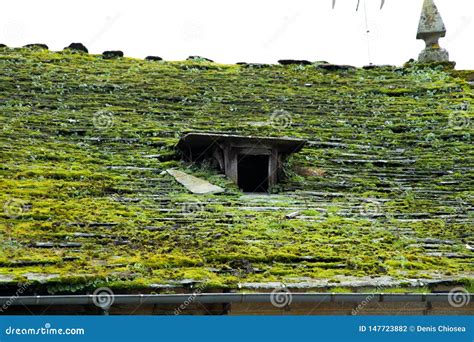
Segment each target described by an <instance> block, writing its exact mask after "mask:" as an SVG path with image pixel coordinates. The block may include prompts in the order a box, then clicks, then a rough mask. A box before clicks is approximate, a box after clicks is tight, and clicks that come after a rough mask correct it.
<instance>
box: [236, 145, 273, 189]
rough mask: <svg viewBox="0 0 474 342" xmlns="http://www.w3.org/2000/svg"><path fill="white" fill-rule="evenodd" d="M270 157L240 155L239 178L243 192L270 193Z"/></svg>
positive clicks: (238, 162) (238, 164)
mask: <svg viewBox="0 0 474 342" xmlns="http://www.w3.org/2000/svg"><path fill="white" fill-rule="evenodd" d="M268 166H269V156H259V155H257V156H252V155H241V154H239V155H238V161H237V177H238V182H237V184H238V185H239V188H240V189H241V190H242V191H243V192H268Z"/></svg>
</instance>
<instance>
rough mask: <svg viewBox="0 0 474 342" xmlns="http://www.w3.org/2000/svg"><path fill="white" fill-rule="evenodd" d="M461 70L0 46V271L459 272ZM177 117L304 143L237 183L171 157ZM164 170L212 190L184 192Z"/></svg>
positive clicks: (96, 276) (264, 276) (63, 284)
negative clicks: (264, 181) (276, 164)
mask: <svg viewBox="0 0 474 342" xmlns="http://www.w3.org/2000/svg"><path fill="white" fill-rule="evenodd" d="M472 78H473V72H470V71H464V72H460V71H453V70H446V69H443V68H442V67H438V68H433V67H431V68H423V67H420V66H416V65H408V66H405V67H404V68H396V67H380V68H372V69H367V70H366V69H351V68H350V69H347V70H345V69H341V70H339V69H337V68H336V69H334V68H332V67H329V68H328V67H325V68H324V67H321V66H319V65H318V64H313V65H307V66H298V65H289V66H282V65H267V66H252V65H220V64H216V63H209V62H205V61H185V62H150V61H143V60H137V59H130V58H120V59H112V60H104V59H102V57H101V56H95V55H88V54H81V53H74V52H67V51H64V52H50V51H47V50H38V49H24V48H23V49H9V48H1V49H0V121H1V124H2V130H1V131H0V136H1V141H0V146H1V169H0V186H1V198H0V200H1V203H2V205H3V209H4V210H3V212H1V221H0V234H1V240H0V248H1V254H0V282H2V283H4V284H9V283H10V284H16V283H17V282H19V281H26V280H27V279H29V280H31V281H34V282H39V283H42V285H41V286H44V287H46V288H47V289H48V291H50V292H61V291H63V292H72V291H76V290H80V289H83V288H87V287H91V286H98V285H99V284H100V285H104V284H105V285H107V286H110V287H121V288H135V289H137V288H147V287H156V288H159V287H167V286H171V287H172V286H175V285H176V286H179V285H180V284H181V285H183V284H190V283H193V282H199V281H201V282H205V283H207V284H209V286H213V287H220V288H231V289H232V288H233V289H237V288H239V287H243V288H245V287H251V286H252V284H254V285H255V284H262V283H270V284H276V283H279V282H281V283H284V284H287V285H291V284H294V283H298V284H333V285H334V286H337V284H345V283H344V281H345V280H346V279H353V280H354V282H357V279H366V280H367V279H369V280H370V279H385V280H387V279H391V280H393V281H395V282H398V283H399V284H405V283H407V282H408V283H409V282H413V281H416V280H419V279H424V280H425V281H426V280H428V281H429V280H430V279H431V280H433V281H436V280H462V279H466V278H467V279H472V278H473V251H472V247H473V246H474V239H473V235H472V233H473V213H472V208H473V185H474V181H473V179H474V177H473V169H472V167H473V149H472V145H471V144H472V141H471V139H472V134H473V130H472V127H473V126H472V124H473V123H472V119H473V110H474V98H473V93H472ZM186 132H224V133H227V134H241V135H258V136H274V137H284V136H287V137H293V138H302V139H307V140H308V143H307V144H306V145H305V147H304V149H303V150H302V151H301V152H299V153H298V154H296V155H294V156H293V157H292V158H291V159H290V160H289V161H288V163H287V165H286V166H285V169H286V171H287V172H286V173H287V177H286V179H285V180H284V181H283V182H282V183H281V184H279V185H278V188H276V189H274V192H275V194H273V195H271V196H266V195H247V194H242V193H240V192H239V190H238V189H237V187H236V186H235V185H233V184H232V182H230V181H229V180H227V179H226V178H225V177H223V176H222V175H220V174H219V173H218V172H217V171H214V170H213V169H211V168H210V167H206V166H205V165H199V166H198V165H189V164H185V163H184V162H181V161H180V158H179V154H178V153H177V151H176V149H175V145H176V143H177V142H178V140H179V138H180V137H181V136H182V135H183V134H184V133H186ZM169 168H177V169H180V170H183V171H186V172H188V173H190V174H193V175H196V176H198V177H202V178H204V179H206V180H208V181H210V182H212V183H214V184H216V185H219V186H222V187H224V188H225V189H226V192H225V193H222V194H217V195H209V196H202V195H192V194H190V193H187V192H186V189H184V188H183V187H182V186H180V185H179V184H178V183H177V182H176V181H175V180H174V179H173V178H172V177H171V176H170V175H169V174H167V173H166V172H163V171H165V170H166V169H169ZM295 212H296V214H294V215H290V216H289V217H286V216H287V215H288V214H290V213H295ZM310 287H311V286H310Z"/></svg>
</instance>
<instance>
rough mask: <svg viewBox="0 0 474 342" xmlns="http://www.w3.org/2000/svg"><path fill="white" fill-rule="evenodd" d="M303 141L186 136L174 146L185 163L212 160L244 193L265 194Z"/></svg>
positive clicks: (229, 136) (193, 134) (199, 135)
mask: <svg viewBox="0 0 474 342" xmlns="http://www.w3.org/2000/svg"><path fill="white" fill-rule="evenodd" d="M305 143H306V140H302V139H293V138H286V137H284V138H272V137H256V136H241V135H231V134H217V133H188V134H186V135H184V136H183V137H182V138H181V139H180V140H179V142H178V146H177V147H178V148H179V149H180V150H181V152H182V153H183V155H184V157H185V159H186V160H188V161H190V162H197V161H201V160H204V159H212V160H214V162H215V163H216V164H217V165H219V168H220V169H221V171H222V172H224V173H225V174H226V175H227V177H229V178H230V179H232V180H233V181H234V182H235V183H237V184H238V185H239V187H240V188H241V189H242V190H243V191H244V192H267V191H269V190H270V189H271V187H272V186H274V185H276V184H277V182H278V180H279V178H280V177H279V174H280V171H281V166H282V163H283V161H284V160H285V158H286V157H288V156H289V155H290V154H292V153H296V152H298V151H300V150H301V149H302V148H303V146H304V144H305Z"/></svg>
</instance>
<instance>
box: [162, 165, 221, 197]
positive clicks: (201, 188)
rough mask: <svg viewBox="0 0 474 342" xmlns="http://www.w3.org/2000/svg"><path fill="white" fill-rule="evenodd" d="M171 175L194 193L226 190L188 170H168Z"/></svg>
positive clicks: (214, 192) (211, 192) (215, 192)
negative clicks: (188, 172)
mask: <svg viewBox="0 0 474 342" xmlns="http://www.w3.org/2000/svg"><path fill="white" fill-rule="evenodd" d="M166 171H167V172H168V173H169V174H170V175H171V176H173V177H174V179H176V181H177V182H178V183H180V184H181V185H183V186H184V187H185V188H186V189H188V190H189V191H191V192H192V193H193V194H217V193H220V192H224V189H223V188H221V187H220V186H217V185H214V184H211V183H209V182H208V181H206V180H204V179H201V178H198V177H195V176H192V175H189V174H187V173H186V172H183V171H179V170H171V169H169V170H166Z"/></svg>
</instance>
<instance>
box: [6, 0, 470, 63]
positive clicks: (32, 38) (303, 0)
mask: <svg viewBox="0 0 474 342" xmlns="http://www.w3.org/2000/svg"><path fill="white" fill-rule="evenodd" d="M331 3H332V0H286V1H283V0H268V1H267V0H238V1H231V0H227V1H217V0H214V1H213V0H154V1H152V0H134V1H131V0H69V1H67V0H3V1H2V3H1V11H0V43H4V44H7V45H9V46H22V45H25V44H27V43H45V44H47V45H48V46H49V47H50V49H52V50H61V49H62V48H63V47H64V46H67V45H69V43H71V42H82V43H84V44H85V45H86V46H87V47H88V48H89V51H90V52H91V53H102V51H104V50H122V51H124V53H125V55H126V56H130V57H139V58H143V57H145V56H147V55H157V56H161V57H163V58H164V59H166V60H183V59H185V58H186V57H188V56H189V55H201V56H204V57H208V58H211V59H213V60H215V61H216V62H221V63H235V62H242V61H245V62H269V63H276V61H277V60H278V59H284V58H293V59H308V60H311V61H318V60H326V61H329V62H332V63H339V64H352V65H356V66H362V65H365V64H368V63H369V53H368V44H369V45H370V58H371V60H370V61H371V62H373V63H375V64H395V65H401V64H403V63H404V62H406V61H407V60H408V59H410V58H416V57H417V56H418V54H419V52H420V51H421V50H422V49H423V47H424V43H423V42H422V41H417V40H416V39H415V36H416V31H417V28H418V20H419V16H420V12H421V6H422V3H423V0H386V4H385V6H384V8H383V9H382V10H379V7H380V0H361V6H360V9H359V11H358V12H356V11H355V8H356V5H357V0H337V3H336V8H335V10H332V8H331ZM436 4H437V5H438V8H439V9H440V12H441V14H442V16H443V19H444V21H445V24H446V26H447V29H448V34H447V37H446V38H444V39H442V40H441V45H442V46H443V47H445V48H447V49H448V51H449V53H450V57H451V60H454V61H456V62H457V64H458V65H457V68H458V69H474V45H473V37H474V19H473V15H474V1H473V0H436ZM364 8H365V11H364ZM365 13H367V18H368V25H369V29H370V34H369V39H367V35H366V28H365Z"/></svg>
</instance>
